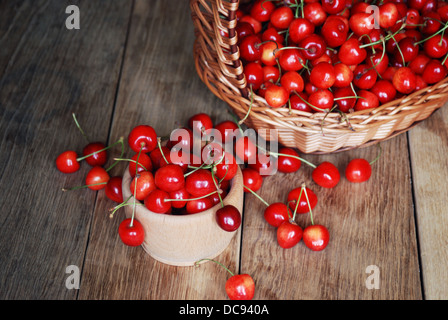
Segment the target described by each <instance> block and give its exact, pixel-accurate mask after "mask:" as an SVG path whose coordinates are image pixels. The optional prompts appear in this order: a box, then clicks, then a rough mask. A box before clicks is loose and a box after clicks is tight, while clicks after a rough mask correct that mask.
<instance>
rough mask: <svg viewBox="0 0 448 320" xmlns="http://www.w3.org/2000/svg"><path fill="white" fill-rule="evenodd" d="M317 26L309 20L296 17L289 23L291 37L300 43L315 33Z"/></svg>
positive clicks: (293, 40)
mask: <svg viewBox="0 0 448 320" xmlns="http://www.w3.org/2000/svg"><path fill="white" fill-rule="evenodd" d="M314 30H315V26H314V24H312V23H311V22H310V21H309V20H307V19H304V18H296V19H294V20H293V21H292V22H291V24H290V25H289V29H288V31H289V38H290V39H291V41H292V42H293V43H296V44H297V43H299V42H300V41H301V40H303V39H305V38H306V37H307V36H309V35H311V34H313V33H314Z"/></svg>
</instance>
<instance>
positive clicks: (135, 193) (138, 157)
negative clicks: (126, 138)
mask: <svg viewBox="0 0 448 320" xmlns="http://www.w3.org/2000/svg"><path fill="white" fill-rule="evenodd" d="M144 145H145V144H144V143H143V142H142V144H141V147H140V150H139V151H138V156H137V161H136V162H135V163H136V164H137V167H138V165H139V164H138V160H140V155H141V153H142V150H143V147H144ZM134 179H135V182H134V206H133V207H132V217H131V223H130V224H129V227H131V228H132V227H133V226H134V216H135V206H136V204H137V199H136V197H137V180H138V174H136V175H135V178H134Z"/></svg>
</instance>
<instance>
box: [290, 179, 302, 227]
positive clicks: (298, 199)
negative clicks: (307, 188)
mask: <svg viewBox="0 0 448 320" xmlns="http://www.w3.org/2000/svg"><path fill="white" fill-rule="evenodd" d="M302 193H303V185H302V188H300V193H299V197H298V198H297V200H296V201H297V202H296V207H295V208H294V213H293V215H292V219H291V220H293V221H294V220H295V218H296V214H297V209H298V208H299V203H300V198H302Z"/></svg>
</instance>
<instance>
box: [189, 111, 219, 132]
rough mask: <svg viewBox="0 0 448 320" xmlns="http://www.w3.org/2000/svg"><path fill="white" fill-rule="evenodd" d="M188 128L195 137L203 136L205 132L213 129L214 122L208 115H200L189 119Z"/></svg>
mask: <svg viewBox="0 0 448 320" xmlns="http://www.w3.org/2000/svg"><path fill="white" fill-rule="evenodd" d="M188 126H189V127H190V129H191V130H193V134H194V135H197V136H202V135H203V133H204V132H208V130H211V129H213V121H212V119H211V118H210V116H209V115H208V114H206V113H198V114H195V115H193V116H192V117H190V119H188Z"/></svg>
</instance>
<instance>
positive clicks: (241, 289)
mask: <svg viewBox="0 0 448 320" xmlns="http://www.w3.org/2000/svg"><path fill="white" fill-rule="evenodd" d="M225 290H226V293H227V296H228V297H229V299H230V300H252V299H253V297H254V294H255V282H254V280H253V279H252V277H251V276H250V275H248V274H237V275H233V276H232V277H230V278H229V279H228V280H227V282H226V286H225Z"/></svg>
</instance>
